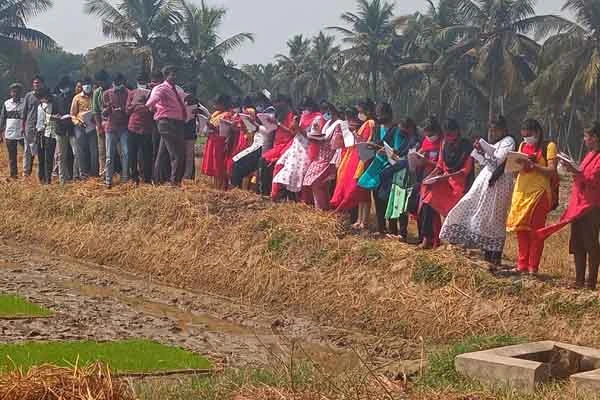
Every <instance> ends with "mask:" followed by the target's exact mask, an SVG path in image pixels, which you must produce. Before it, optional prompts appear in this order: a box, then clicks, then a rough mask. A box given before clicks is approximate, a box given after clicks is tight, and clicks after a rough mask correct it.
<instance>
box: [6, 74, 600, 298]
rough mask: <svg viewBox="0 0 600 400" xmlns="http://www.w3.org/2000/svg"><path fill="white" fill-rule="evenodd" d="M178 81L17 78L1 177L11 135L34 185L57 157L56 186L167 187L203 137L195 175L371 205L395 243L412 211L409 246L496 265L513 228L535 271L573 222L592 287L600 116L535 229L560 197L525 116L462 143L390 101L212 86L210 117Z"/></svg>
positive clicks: (551, 166) (362, 213) (527, 269)
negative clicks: (248, 93) (49, 86)
mask: <svg viewBox="0 0 600 400" xmlns="http://www.w3.org/2000/svg"><path fill="white" fill-rule="evenodd" d="M176 78H177V75H176V68H174V67H167V68H165V69H164V70H163V73H162V74H154V75H153V76H152V78H151V80H150V82H148V80H147V79H145V77H143V76H141V77H139V79H138V85H137V87H136V88H132V89H128V88H127V87H126V86H125V78H124V77H123V76H122V75H120V74H118V75H117V76H115V77H114V79H113V80H112V81H113V82H112V85H109V83H108V82H109V79H108V77H107V76H106V75H103V74H100V75H98V76H97V77H96V83H95V85H93V84H92V83H91V82H90V80H88V79H84V80H83V81H82V85H81V89H80V90H81V91H80V92H79V93H75V94H71V87H72V84H71V83H70V81H69V80H68V79H65V80H63V81H61V83H60V84H59V87H58V91H57V93H56V94H50V93H49V92H48V91H47V90H46V89H45V88H44V85H43V79H42V78H41V77H36V79H34V81H33V90H32V91H31V92H29V93H27V94H26V95H25V97H24V98H22V95H21V89H22V88H21V87H20V85H17V84H15V85H13V86H11V89H10V90H11V98H10V99H8V100H7V101H6V102H5V103H4V105H3V107H2V112H1V114H0V133H1V135H0V137H1V138H3V139H5V141H6V144H7V148H8V153H9V160H10V171H11V176H13V177H16V176H17V161H16V160H17V158H16V151H17V147H18V145H19V144H21V146H22V147H23V148H24V173H25V174H26V175H28V174H31V168H32V160H33V157H34V155H36V154H37V155H38V158H39V171H40V172H39V177H40V181H41V182H42V183H50V181H51V177H52V171H53V162H54V159H55V158H56V160H57V161H58V175H59V177H60V182H61V183H64V182H66V181H68V180H69V179H77V178H80V179H85V178H87V177H89V176H95V175H102V174H101V171H104V174H103V175H104V179H105V183H106V185H107V186H111V185H112V179H113V175H114V174H115V172H116V170H117V169H119V174H120V177H121V182H126V181H128V180H129V178H130V177H131V179H133V180H134V181H135V182H136V183H139V182H140V176H141V177H142V179H143V181H144V182H146V183H155V184H156V183H162V182H168V183H169V184H171V185H173V186H176V185H178V184H179V183H180V182H181V181H182V179H184V178H185V179H193V178H194V173H195V172H194V168H195V162H194V160H195V152H194V145H195V142H196V137H197V135H202V136H205V139H206V142H205V144H204V151H203V157H202V163H201V172H202V173H203V174H204V175H206V176H209V177H212V179H213V184H214V186H215V187H216V188H218V189H223V190H225V189H227V188H228V187H229V186H234V187H238V188H244V189H248V190H255V191H256V192H257V193H259V194H261V195H263V196H265V197H270V198H271V199H272V200H274V201H285V200H287V201H299V202H303V203H306V204H310V205H312V206H314V207H315V208H317V209H319V210H334V211H337V212H342V213H347V214H349V215H350V217H351V220H352V227H353V228H354V229H356V230H357V231H360V230H367V229H368V228H369V222H370V214H371V210H372V208H373V206H374V209H375V216H376V222H377V234H378V235H380V236H384V237H388V238H393V239H396V240H400V241H403V242H406V241H407V237H408V224H409V219H410V217H412V218H414V219H415V220H416V222H417V227H418V244H419V246H420V247H422V248H425V249H430V248H434V247H437V246H439V245H440V243H441V242H442V241H444V242H448V243H451V244H454V245H460V246H464V247H466V248H476V249H480V250H482V255H483V258H484V259H485V261H487V262H489V263H490V268H492V269H494V268H496V267H497V266H498V265H500V264H501V260H502V254H503V250H504V246H505V242H506V236H507V232H514V233H516V236H517V239H518V253H519V254H518V260H517V267H516V268H515V269H514V272H515V273H524V274H533V275H535V274H537V273H538V270H539V267H540V262H541V258H542V253H543V250H544V242H545V240H546V239H547V238H548V237H549V236H550V235H552V234H553V233H555V232H557V231H558V230H560V229H561V228H562V227H564V226H566V225H567V224H571V240H570V251H571V253H572V254H574V258H575V266H576V286H577V287H585V286H587V287H588V288H590V289H595V288H596V285H597V277H598V267H599V265H600V243H599V239H598V236H599V233H600V157H598V155H599V154H600V123H598V122H594V123H593V124H592V125H591V126H590V127H589V128H587V129H585V131H584V137H583V140H584V143H585V145H586V147H587V149H588V153H587V155H586V156H585V158H584V159H583V161H582V163H581V165H580V166H576V165H574V164H573V163H568V162H564V163H563V165H564V167H565V169H566V170H567V171H568V172H569V173H571V174H572V176H573V184H572V185H573V187H572V190H571V198H570V201H569V204H568V207H567V210H566V212H565V213H564V215H563V216H562V218H561V219H560V221H559V222H558V223H556V224H553V225H551V226H546V219H547V216H548V214H549V213H550V212H551V211H552V210H554V209H556V207H557V206H558V184H559V178H558V173H557V167H558V165H559V158H560V156H559V153H558V150H557V146H556V144H555V143H553V142H551V141H549V140H546V139H545V138H544V131H543V128H542V126H541V124H540V123H539V122H538V121H536V120H534V119H527V120H526V121H524V123H523V125H522V127H521V132H520V136H521V138H522V141H521V142H520V143H519V141H518V140H517V139H516V138H515V137H514V136H512V135H510V134H509V131H508V128H507V123H506V120H505V119H504V118H503V117H502V116H499V117H497V118H496V119H494V120H493V121H492V122H491V123H490V126H489V131H488V135H487V136H488V139H489V142H487V141H482V140H476V141H475V142H473V140H471V139H468V138H466V137H464V136H462V135H461V128H460V126H459V123H458V122H457V121H456V120H455V119H452V118H448V119H447V120H446V121H444V123H443V124H440V122H439V121H438V120H437V119H436V118H435V117H430V118H429V119H427V120H426V121H425V122H424V124H422V128H418V127H417V124H416V123H415V121H413V120H412V119H410V118H404V119H402V120H400V121H397V120H395V119H394V115H393V112H392V107H391V105H390V104H388V103H385V102H381V103H377V104H375V103H374V102H373V101H371V100H368V99H367V100H365V101H362V102H360V103H358V104H357V105H356V106H348V107H343V108H340V107H336V106H334V105H333V104H331V103H329V102H327V101H321V102H320V103H318V102H316V101H315V100H314V99H311V98H309V97H307V98H305V99H303V101H302V102H301V104H300V105H299V110H297V109H295V108H294V106H293V104H292V101H291V99H290V98H289V97H287V96H285V95H277V96H276V97H274V98H271V94H270V93H269V92H268V91H263V92H261V93H259V94H257V95H256V96H254V97H246V98H245V99H240V98H238V99H232V98H231V97H230V96H227V95H221V96H219V97H218V98H217V99H216V100H215V101H214V111H213V112H212V113H210V112H209V111H208V109H207V108H206V107H204V106H202V105H201V104H200V103H199V102H198V100H197V99H196V98H195V97H194V96H193V94H188V93H186V92H185V91H184V90H183V89H182V88H181V87H179V86H177V85H176V83H175V81H176ZM94 86H95V87H94ZM77 90H78V89H76V92H77ZM189 93H194V90H190V91H189ZM55 148H56V151H55ZM515 153H518V154H519V155H521V156H522V157H521V158H518V159H517V161H516V162H517V163H518V164H519V166H520V168H519V169H518V171H516V172H515V170H514V169H508V168H507V167H506V166H507V159H508V158H509V156H510V155H511V154H512V155H514V154H515ZM104 154H105V156H104ZM117 155H120V157H117ZM104 157H105V158H104ZM104 160H105V162H103V161H104ZM119 162H120V168H116V167H118V164H119ZM586 272H587V274H586ZM586 276H587V280H586Z"/></svg>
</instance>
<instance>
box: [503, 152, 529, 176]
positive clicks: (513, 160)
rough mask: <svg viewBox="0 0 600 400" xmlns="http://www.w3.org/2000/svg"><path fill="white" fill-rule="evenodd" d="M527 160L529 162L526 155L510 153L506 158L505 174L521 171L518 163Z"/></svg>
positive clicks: (521, 165) (521, 166) (520, 165)
mask: <svg viewBox="0 0 600 400" xmlns="http://www.w3.org/2000/svg"><path fill="white" fill-rule="evenodd" d="M527 160H529V157H527V154H523V153H519V152H516V151H511V152H510V153H508V156H507V157H506V167H505V170H506V172H521V170H522V169H523V164H521V163H520V162H521V161H524V162H527Z"/></svg>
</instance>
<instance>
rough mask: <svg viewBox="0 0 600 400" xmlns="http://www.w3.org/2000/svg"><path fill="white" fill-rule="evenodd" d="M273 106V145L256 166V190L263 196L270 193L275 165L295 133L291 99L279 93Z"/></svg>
mask: <svg viewBox="0 0 600 400" xmlns="http://www.w3.org/2000/svg"><path fill="white" fill-rule="evenodd" d="M273 106H274V107H275V117H276V119H277V122H278V124H279V126H278V128H277V130H276V131H275V134H274V139H273V147H272V148H271V149H269V150H267V151H265V152H264V153H263V154H262V157H261V159H260V161H259V166H258V181H259V183H258V192H259V194H261V195H263V196H270V195H271V191H272V186H273V176H274V175H275V174H276V172H275V165H276V164H277V161H279V159H280V158H281V156H282V155H283V153H285V151H286V150H287V149H288V148H289V147H290V145H291V144H292V141H293V140H294V135H295V132H294V129H293V126H294V121H295V118H296V116H295V114H294V112H293V111H292V100H291V99H290V98H289V97H287V96H284V95H279V96H278V97H277V98H276V99H275V101H274V102H273ZM281 168H282V167H279V169H281ZM277 172H279V171H277Z"/></svg>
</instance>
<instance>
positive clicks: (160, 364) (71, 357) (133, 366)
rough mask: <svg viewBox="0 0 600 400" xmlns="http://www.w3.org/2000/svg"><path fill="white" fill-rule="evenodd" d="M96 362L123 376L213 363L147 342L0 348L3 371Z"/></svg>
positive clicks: (178, 350)
mask: <svg viewBox="0 0 600 400" xmlns="http://www.w3.org/2000/svg"><path fill="white" fill-rule="evenodd" d="M96 361H103V362H105V363H107V364H108V365H109V366H110V368H111V369H112V370H114V371H116V372H120V373H127V372H131V373H135V372H158V371H172V370H182V369H208V368H211V364H210V362H209V361H208V360H207V359H206V358H204V357H201V356H199V355H196V354H194V353H190V352H188V351H185V350H183V349H180V348H177V347H168V346H164V345H161V344H159V343H156V342H151V341H146V340H125V341H120V342H90V341H81V342H26V343H20V344H2V345H0V371H2V370H12V369H14V368H22V369H23V370H27V369H29V368H31V367H32V366H36V365H41V364H54V365H58V366H70V365H75V364H76V363H77V364H78V365H80V366H84V365H89V364H91V363H94V362H96Z"/></svg>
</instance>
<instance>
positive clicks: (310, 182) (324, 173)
mask: <svg viewBox="0 0 600 400" xmlns="http://www.w3.org/2000/svg"><path fill="white" fill-rule="evenodd" d="M324 111H325V114H324V115H323V118H324V119H325V121H326V122H325V126H324V127H323V129H322V131H320V132H319V135H310V136H308V139H309V141H310V143H309V152H308V153H309V154H308V155H309V159H310V164H309V166H308V169H307V170H306V174H305V175H304V182H303V185H304V187H305V190H307V191H308V192H309V193H310V194H311V196H312V200H313V202H314V205H315V207H316V208H317V209H318V210H323V211H326V210H329V209H330V207H331V205H330V193H329V187H330V183H331V182H333V181H334V180H335V175H336V169H335V165H334V164H332V163H331V161H332V160H333V157H334V156H335V153H336V147H335V146H334V144H335V143H336V142H339V139H340V138H341V136H342V128H341V126H342V119H341V117H342V114H341V113H340V111H338V110H337V109H336V108H335V107H334V106H333V104H329V103H327V104H326V109H325V110H324ZM342 140H343V139H342Z"/></svg>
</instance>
